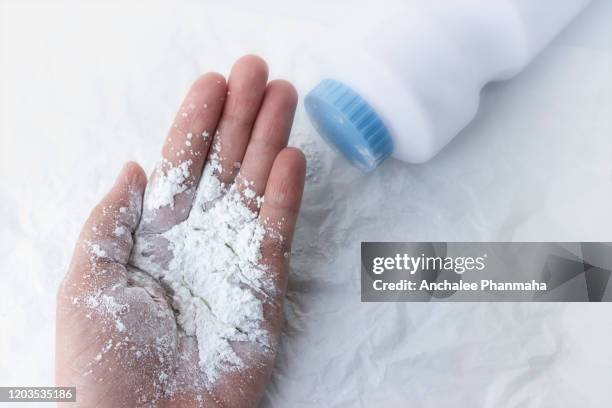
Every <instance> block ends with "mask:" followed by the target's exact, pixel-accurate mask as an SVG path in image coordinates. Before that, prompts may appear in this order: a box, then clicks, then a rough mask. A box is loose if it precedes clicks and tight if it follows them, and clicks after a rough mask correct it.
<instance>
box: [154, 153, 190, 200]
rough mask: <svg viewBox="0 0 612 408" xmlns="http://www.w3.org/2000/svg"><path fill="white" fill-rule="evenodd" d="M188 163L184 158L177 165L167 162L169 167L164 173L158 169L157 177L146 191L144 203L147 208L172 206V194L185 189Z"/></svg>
mask: <svg viewBox="0 0 612 408" xmlns="http://www.w3.org/2000/svg"><path fill="white" fill-rule="evenodd" d="M190 165H191V160H186V161H184V162H182V163H181V164H179V165H178V166H172V165H171V164H170V163H168V166H169V169H168V170H167V171H166V172H165V173H164V172H163V171H161V169H159V173H158V174H159V178H158V179H157V180H156V181H155V182H154V183H153V188H152V189H150V190H149V191H148V192H147V199H146V205H147V208H148V209H149V210H156V209H158V208H161V207H164V206H170V207H174V196H175V195H177V194H178V193H182V192H183V191H185V190H186V189H187V186H186V185H185V180H187V178H188V177H189V166H190Z"/></svg>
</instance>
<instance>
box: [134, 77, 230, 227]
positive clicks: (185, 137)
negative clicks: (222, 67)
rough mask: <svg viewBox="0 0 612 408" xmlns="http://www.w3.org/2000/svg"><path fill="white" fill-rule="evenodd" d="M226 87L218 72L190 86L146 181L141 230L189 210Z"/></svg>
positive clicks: (169, 224)
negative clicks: (158, 160) (152, 170)
mask: <svg viewBox="0 0 612 408" xmlns="http://www.w3.org/2000/svg"><path fill="white" fill-rule="evenodd" d="M226 90H227V86H226V83H225V78H224V77H223V76H222V75H221V74H217V73H208V74H205V75H203V76H201V77H200V78H199V79H198V80H196V81H195V82H194V84H193V85H192V86H191V89H190V90H189V92H188V93H187V96H186V97H185V99H184V101H183V103H182V105H181V108H180V109H179V111H178V112H177V114H176V118H175V121H174V124H173V125H172V127H171V128H170V131H169V134H168V138H167V139H166V141H165V143H164V146H163V148H162V160H161V162H160V164H159V165H158V166H157V168H156V169H155V171H154V172H153V174H152V176H151V180H150V181H149V186H148V189H147V193H146V196H145V203H144V209H143V225H142V226H141V229H142V230H143V231H144V232H162V231H165V230H167V229H168V228H170V227H172V226H174V225H176V224H177V223H179V222H181V221H183V220H184V219H185V218H186V217H187V215H188V214H189V209H190V208H191V204H192V202H193V197H194V194H195V190H196V187H197V185H198V181H199V179H200V175H201V174H202V167H203V165H204V162H205V161H206V157H207V155H208V149H209V147H210V144H211V141H212V138H213V133H214V131H215V129H216V127H217V123H218V121H219V117H220V116H221V111H222V109H223V101H224V99H225V93H226Z"/></svg>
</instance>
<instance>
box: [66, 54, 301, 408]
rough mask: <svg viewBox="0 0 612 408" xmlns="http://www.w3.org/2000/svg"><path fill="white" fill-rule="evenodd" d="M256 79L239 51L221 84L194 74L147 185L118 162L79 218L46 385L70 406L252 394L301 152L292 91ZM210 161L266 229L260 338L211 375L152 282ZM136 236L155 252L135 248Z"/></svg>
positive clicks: (256, 391) (280, 283)
mask: <svg viewBox="0 0 612 408" xmlns="http://www.w3.org/2000/svg"><path fill="white" fill-rule="evenodd" d="M267 76H268V70H267V66H266V64H265V62H264V61H263V60H261V59H260V58H258V57H254V56H246V57H243V58H241V59H240V60H238V61H237V62H236V64H235V65H234V67H233V69H232V72H231V75H230V77H229V80H228V83H227V84H226V82H225V79H224V78H223V76H221V75H219V74H216V73H209V74H206V75H203V76H202V77H201V78H199V79H198V80H197V81H196V82H195V83H194V84H193V86H192V87H191V89H190V91H189V93H188V94H187V96H186V98H185V100H184V103H183V105H182V106H181V109H179V112H178V114H177V116H176V119H175V123H174V125H173V126H172V128H171V129H170V132H169V137H168V139H167V140H166V142H165V144H164V147H163V150H162V156H163V160H162V162H161V163H162V165H160V166H158V167H157V168H156V170H155V171H154V172H153V174H152V176H151V178H150V179H149V181H148V186H147V179H146V176H145V174H144V173H143V170H142V169H141V168H140V166H139V165H137V164H135V163H128V164H126V165H125V167H124V168H123V170H122V171H121V173H120V175H119V177H118V179H117V181H116V183H115V185H114V186H113V188H112V189H111V190H110V192H109V193H108V194H107V195H106V197H104V199H103V200H102V202H101V203H100V204H99V205H98V206H96V207H95V208H94V210H93V211H92V213H91V215H90V216H89V219H88V220H87V222H86V223H85V225H84V227H83V230H82V232H81V235H80V237H79V240H78V242H77V245H76V248H75V251H74V255H73V259H72V263H71V265H70V269H69V271H68V273H67V275H66V277H65V279H64V281H63V282H62V284H61V286H60V288H59V292H58V302H57V340H56V383H57V384H58V385H62V386H76V387H77V402H78V405H79V406H87V407H93V406H103V407H135V406H154V407H163V406H172V407H176V406H184V407H192V406H204V407H209V406H210V407H252V406H256V405H257V403H258V401H259V400H260V398H261V396H262V394H263V392H264V389H265V386H266V384H267V382H268V381H269V377H270V373H271V370H272V367H273V363H274V350H275V348H276V345H277V343H278V337H279V333H280V329H281V324H282V302H283V298H284V295H285V290H286V285H287V268H288V259H287V256H286V255H287V254H288V253H289V251H290V244H291V239H292V235H293V230H294V226H295V222H296V218H297V214H298V210H299V206H300V201H301V197H302V191H303V187H304V173H305V159H304V156H303V154H302V153H301V152H300V151H299V150H297V149H292V148H287V147H286V146H287V140H288V137H289V132H290V128H291V124H292V121H293V115H294V112H295V107H296V104H297V94H296V91H295V90H294V88H293V86H292V85H290V84H289V83H288V82H285V81H278V80H277V81H271V82H269V83H267ZM193 135H198V136H202V137H193ZM206 135H210V137H204V136H206ZM186 146H189V149H187V148H186ZM211 146H213V147H211ZM213 155H215V156H214V157H213ZM211 158H214V159H215V160H216V161H218V166H216V167H215V168H212V169H211V171H212V172H211V173H210V174H209V176H211V175H212V176H214V177H215V178H216V179H218V180H219V181H220V182H221V183H222V185H224V186H226V187H228V189H229V190H226V191H232V187H230V186H234V188H236V189H237V190H238V191H240V192H244V191H245V186H247V187H246V188H248V189H251V190H252V191H254V192H255V194H256V195H257V196H263V197H264V200H263V203H261V201H259V202H256V201H255V200H252V198H253V196H252V194H251V195H249V194H246V195H245V194H242V195H241V197H242V198H243V199H244V203H245V205H247V206H248V207H249V208H250V209H251V211H253V213H254V214H255V216H256V217H258V220H259V222H260V223H261V225H264V226H265V234H264V236H263V240H262V241H261V258H260V261H259V263H260V264H261V266H262V270H263V271H264V273H265V274H266V279H268V280H269V281H270V282H271V284H272V288H273V289H274V290H271V291H268V293H263V294H262V293H254V295H255V296H256V297H257V299H259V300H261V304H262V307H263V321H262V324H261V325H262V329H263V330H264V332H265V334H266V338H267V339H268V340H269V341H268V343H267V344H260V343H257V342H252V341H232V342H231V343H230V344H231V348H232V349H233V351H234V352H235V353H236V355H237V356H238V357H239V358H240V360H241V361H242V365H241V367H240V368H239V369H229V370H219V371H218V375H217V376H215V377H214V378H211V376H210V375H207V374H206V373H207V372H209V373H210V371H207V370H206V368H207V367H201V366H200V364H199V358H198V343H197V340H196V338H195V337H193V336H190V335H187V334H186V333H185V331H184V330H183V328H182V326H181V324H179V323H177V312H176V310H175V309H176V305H174V304H173V299H172V296H173V293H172V290H171V289H172V288H169V287H168V285H167V284H164V282H163V281H160V280H159V279H155V278H154V276H156V273H159V270H163V269H164V268H165V267H167V265H168V262H169V260H171V259H172V251H170V250H169V248H168V241H167V239H166V238H165V236H164V235H163V234H164V233H166V232H167V231H169V230H170V229H171V228H173V227H174V226H176V225H177V224H179V223H181V222H183V221H184V220H185V219H186V218H187V217H188V216H189V214H190V211H191V210H192V208H193V207H192V205H193V204H194V200H197V187H198V185H199V183H200V179H201V178H203V177H205V175H204V176H202V174H203V169H205V166H206V163H207V162H208V163H210V162H211V160H213V159H211ZM181 163H185V164H184V165H183V166H187V170H188V171H187V172H186V173H185V174H186V175H187V177H186V178H185V180H183V184H182V186H183V187H184V188H183V189H181V190H180V191H176V193H177V194H176V195H174V196H173V197H170V198H171V200H170V202H169V203H167V202H162V203H161V205H160V203H159V197H158V196H155V194H154V193H153V191H155V189H156V188H158V187H159V185H160V183H162V182H163V179H164V175H165V174H167V172H168V170H169V169H171V168H176V167H177V166H180V165H181ZM238 164H239V165H238ZM204 174H206V172H205V173H204ZM145 189H146V190H147V192H146V194H145ZM155 200H157V202H154V201H155ZM143 202H144V205H143ZM134 242H136V248H134ZM143 242H144V243H146V244H147V247H148V248H151V247H153V248H154V251H149V252H148V253H143V252H141V251H138V250H137V249H138V247H139V243H143ZM138 259H140V262H139V261H138ZM145 260H146V262H145ZM207 261H208V260H206V259H201V260H198V262H207ZM254 292H255V291H254ZM198 338H199V337H198ZM200 340H202V339H200Z"/></svg>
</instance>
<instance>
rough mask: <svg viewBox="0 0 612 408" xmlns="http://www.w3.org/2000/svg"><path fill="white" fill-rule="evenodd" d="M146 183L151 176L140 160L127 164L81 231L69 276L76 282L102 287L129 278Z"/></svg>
mask: <svg viewBox="0 0 612 408" xmlns="http://www.w3.org/2000/svg"><path fill="white" fill-rule="evenodd" d="M146 184H147V177H146V175H145V173H144V171H143V170H142V168H141V167H140V166H139V165H138V164H137V163H134V162H128V163H126V164H125V165H124V166H123V169H122V170H121V173H120V174H119V176H118V177H117V180H116V182H115V185H114V186H113V187H112V188H111V190H110V191H109V192H108V193H107V194H106V196H105V197H104V198H103V199H102V201H101V202H100V203H99V204H98V205H97V206H96V207H95V208H94V209H93V210H92V212H91V214H90V215H89V218H88V219H87V221H86V222H85V225H84V226H83V229H82V230H81V235H80V236H79V240H78V242H77V245H76V248H75V250H74V255H73V258H72V264H71V267H70V271H69V272H68V276H67V278H68V279H69V280H72V283H77V284H78V283H85V282H87V283H88V285H87V286H90V285H91V286H93V287H96V288H100V287H104V286H106V285H107V284H114V283H116V282H117V281H118V280H119V279H121V278H125V264H126V263H127V261H128V258H129V256H130V252H131V250H132V246H133V240H132V234H133V232H134V230H135V229H136V227H137V226H138V223H139V221H140V216H141V212H142V197H143V193H144V190H145V187H146ZM79 286H80V285H79Z"/></svg>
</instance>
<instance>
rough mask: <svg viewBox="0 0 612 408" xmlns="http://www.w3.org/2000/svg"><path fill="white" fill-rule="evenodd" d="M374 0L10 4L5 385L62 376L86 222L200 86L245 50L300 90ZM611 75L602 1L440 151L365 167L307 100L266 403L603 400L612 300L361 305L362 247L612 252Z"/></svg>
mask: <svg viewBox="0 0 612 408" xmlns="http://www.w3.org/2000/svg"><path fill="white" fill-rule="evenodd" d="M367 4H368V3H367V2H363V5H361V4H360V3H355V2H348V1H345V0H342V1H335V2H328V1H323V0H316V1H314V0H313V1H309V2H300V3H297V2H281V1H274V2H272V1H261V2H257V3H255V2H250V1H237V0H236V1H227V2H213V1H201V2H198V1H184V2H171V1H167V2H148V1H147V2H145V1H130V2H119V1H110V2H102V1H96V2H93V1H92V2H75V1H69V0H68V1H59V0H54V1H39V2H34V1H31V0H30V1H17V0H0V114H1V116H0V177H1V178H0V226H1V227H2V232H1V233H0V273H1V274H2V283H1V284H0V385H50V384H52V382H53V343H54V339H53V336H54V334H53V331H54V314H55V312H54V307H55V306H54V301H55V290H56V287H57V285H58V283H59V281H60V279H61V277H62V275H63V273H64V271H65V270H66V268H67V266H68V263H69V260H70V255H71V251H72V247H73V245H74V242H75V240H76V237H77V234H78V231H79V228H80V225H81V223H82V222H83V220H84V219H85V218H86V216H87V214H88V211H89V209H90V208H91V207H92V206H93V205H94V204H95V203H96V202H97V200H98V199H99V198H100V197H101V196H102V194H103V193H104V192H105V191H106V189H108V188H109V186H110V185H111V184H112V182H113V180H114V178H115V176H116V174H117V172H118V171H119V169H120V167H121V165H122V163H123V162H125V161H126V160H129V159H134V160H137V161H139V162H140V163H141V164H142V165H143V166H145V168H146V169H147V170H151V169H152V168H153V166H154V164H155V161H156V160H157V158H158V155H159V151H160V145H161V142H162V141H163V139H164V135H165V133H166V130H167V129H168V126H169V124H170V123H171V120H172V118H173V115H174V110H175V109H176V108H177V107H178V105H179V103H180V100H181V98H182V95H183V93H184V92H185V91H186V89H187V87H188V85H189V84H190V82H191V81H192V80H193V79H194V78H195V77H196V76H197V75H198V74H200V73H202V72H205V71H208V70H217V71H220V72H224V73H227V72H228V70H229V68H230V66H231V64H232V62H233V60H234V59H235V58H237V57H238V56H240V55H242V54H244V53H247V52H252V53H258V54H260V55H262V56H264V57H265V58H266V59H267V60H268V61H269V63H270V68H271V76H272V77H285V78H288V79H291V80H293V81H294V82H295V83H296V84H297V86H298V90H299V91H300V93H301V95H302V96H303V95H304V94H305V93H306V92H307V89H305V85H304V83H305V81H304V76H303V74H302V71H303V70H307V68H308V67H305V66H301V65H300V64H296V61H298V60H299V56H300V55H299V52H300V48H298V49H296V46H297V45H298V44H307V46H308V44H309V40H310V39H311V38H312V37H313V33H315V32H319V30H320V29H321V28H324V27H326V26H329V25H331V24H334V21H336V19H341V18H343V16H344V15H345V13H346V10H349V9H351V8H356V7H360V6H363V7H366V5H367ZM374 6H376V7H381V6H383V5H382V3H379V2H377V3H376V4H375V5H372V6H371V7H374ZM310 46H316V44H310ZM321 63H324V62H321ZM611 72H612V2H610V1H608V0H595V1H594V3H593V5H592V6H591V7H590V8H589V9H588V10H587V11H586V12H585V13H584V14H583V15H582V16H581V17H580V18H579V19H578V20H577V21H576V22H575V23H574V24H573V25H572V26H571V27H570V28H569V29H568V30H567V31H565V32H564V33H563V34H562V35H561V36H560V37H559V38H558V39H557V40H556V41H555V42H554V43H553V45H552V46H551V47H549V48H548V49H546V51H545V52H544V53H543V54H542V55H541V56H540V57H539V58H538V59H537V60H536V61H535V62H534V64H532V65H531V66H530V67H529V68H528V69H527V70H526V71H525V72H523V73H522V74H521V75H520V76H519V77H518V78H516V79H514V80H513V81H511V82H507V83H501V84H494V85H492V86H489V87H487V89H486V90H485V92H484V94H483V100H482V107H481V110H480V113H479V115H478V117H477V119H476V121H475V122H474V123H473V124H472V125H470V126H469V127H468V128H467V129H466V130H465V131H464V132H463V133H462V134H461V135H460V136H459V137H457V138H456V139H455V140H454V141H453V142H452V143H451V144H450V145H449V146H448V148H446V149H445V150H444V151H443V152H442V154H441V155H439V156H438V157H437V158H436V159H434V160H433V161H432V162H430V163H427V164H425V165H418V166H411V165H405V164H402V163H398V162H392V161H390V162H388V163H386V164H384V165H383V166H382V167H381V168H380V169H378V170H377V171H376V172H374V173H372V174H368V175H364V174H361V173H359V172H358V171H357V170H355V169H353V168H351V167H349V166H348V165H347V164H346V163H344V162H343V161H342V160H340V159H339V158H337V157H336V156H335V154H334V153H333V152H331V151H330V149H328V148H327V146H325V145H324V144H323V143H322V142H321V141H320V140H319V138H318V136H317V135H316V134H315V133H314V132H313V130H312V128H311V127H310V125H309V124H308V121H307V120H306V118H305V115H304V112H303V108H302V107H301V106H300V108H299V109H300V110H299V112H298V116H297V120H296V126H295V127H294V131H293V136H292V140H291V143H292V144H293V145H297V146H300V147H303V148H304V149H305V150H306V151H307V156H308V158H309V160H310V169H309V178H308V181H307V183H308V185H307V188H306V193H305V196H304V203H303V211H302V214H301V218H300V223H299V227H298V231H297V234H296V237H295V251H294V256H293V258H292V271H291V281H290V288H289V289H290V291H289V294H288V302H287V317H288V322H287V325H286V329H285V333H284V335H283V347H282V350H281V353H280V355H279V358H278V361H277V369H276V371H275V375H274V378H273V381H272V383H271V385H270V386H269V388H268V390H267V393H266V397H265V400H264V403H263V406H266V407H318V406H333V407H373V406H384V407H405V406H420V407H436V406H458V407H459V406H461V407H463V406H478V407H501V406H510V407H518V406H521V407H531V406H534V407H535V406H538V407H540V406H544V407H573V406H581V407H602V406H607V405H609V403H610V400H612V391H611V389H610V384H611V383H612V347H611V344H612V306H610V305H607V304H604V305H597V304H399V303H389V304H383V303H381V304H362V303H360V300H359V299H360V297H359V243H360V241H364V240H368V241H375V240H397V241H429V240H443V241H453V240H469V241H480V240H500V241H508V240H515V241H523V240H533V241H546V240H554V241H563V240H567V241H580V240H584V241H610V240H612V125H611V119H610V118H611V113H610V112H612V74H611Z"/></svg>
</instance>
